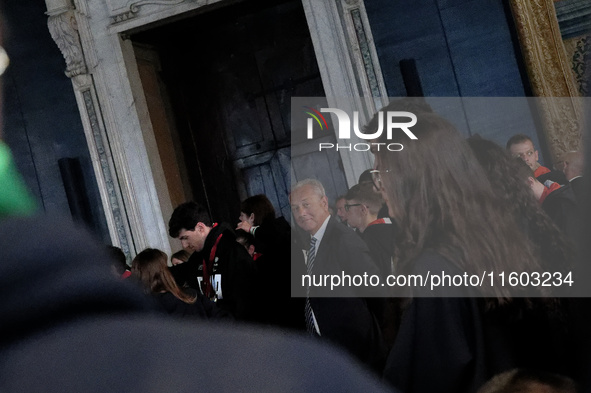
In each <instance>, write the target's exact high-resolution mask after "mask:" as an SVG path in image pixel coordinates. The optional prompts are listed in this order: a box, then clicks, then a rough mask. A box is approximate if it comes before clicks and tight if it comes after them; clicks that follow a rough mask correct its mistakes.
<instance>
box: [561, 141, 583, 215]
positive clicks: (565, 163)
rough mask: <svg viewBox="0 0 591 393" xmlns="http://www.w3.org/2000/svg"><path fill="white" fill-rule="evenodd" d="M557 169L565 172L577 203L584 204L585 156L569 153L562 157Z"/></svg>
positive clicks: (578, 153) (579, 153) (576, 152)
mask: <svg viewBox="0 0 591 393" xmlns="http://www.w3.org/2000/svg"><path fill="white" fill-rule="evenodd" d="M555 167H556V169H559V170H561V171H562V172H564V175H565V176H566V178H567V179H568V182H569V184H570V186H571V188H572V190H573V192H574V193H575V197H576V198H577V202H579V204H582V203H583V200H582V194H583V184H584V181H583V168H584V167H585V159H584V157H583V154H582V153H581V152H579V151H569V152H566V153H564V154H563V155H562V157H561V158H560V161H559V162H557V163H556V165H555Z"/></svg>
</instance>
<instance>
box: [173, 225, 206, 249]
mask: <svg viewBox="0 0 591 393" xmlns="http://www.w3.org/2000/svg"><path fill="white" fill-rule="evenodd" d="M199 224H201V223H198V224H197V225H196V226H195V228H194V229H192V230H186V229H181V231H180V232H179V240H180V241H181V244H182V246H183V248H185V249H188V250H190V251H201V250H203V245H204V244H205V238H207V233H206V232H205V231H204V228H203V226H202V225H203V224H201V225H199Z"/></svg>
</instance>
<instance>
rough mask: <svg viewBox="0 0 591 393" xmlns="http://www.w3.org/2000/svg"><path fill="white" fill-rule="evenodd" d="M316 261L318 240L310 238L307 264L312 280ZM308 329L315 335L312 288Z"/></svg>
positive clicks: (307, 302)
mask: <svg viewBox="0 0 591 393" xmlns="http://www.w3.org/2000/svg"><path fill="white" fill-rule="evenodd" d="M315 259H316V238H315V237H312V238H310V251H308V262H307V263H306V265H307V266H306V267H307V272H308V275H309V276H310V279H312V278H311V277H312V268H313V267H314V260H315ZM305 311H306V329H307V330H308V333H310V334H315V333H317V332H316V328H315V327H314V317H313V316H312V305H310V287H308V288H307V291H306V307H305Z"/></svg>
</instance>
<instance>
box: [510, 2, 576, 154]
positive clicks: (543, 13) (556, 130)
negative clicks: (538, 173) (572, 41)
mask: <svg viewBox="0 0 591 393" xmlns="http://www.w3.org/2000/svg"><path fill="white" fill-rule="evenodd" d="M510 4H511V9H512V12H513V17H514V19H515V25H516V28H517V32H518V35H519V42H520V45H521V49H522V52H523V57H524V60H525V65H526V68H527V73H528V75H529V79H530V82H531V86H532V90H533V93H534V95H536V96H539V97H570V99H561V100H556V99H551V98H549V99H545V100H539V102H540V108H539V110H540V115H541V117H542V120H543V125H544V132H545V136H546V140H547V142H548V146H549V148H550V151H551V154H552V157H553V158H556V157H557V156H558V155H560V154H561V153H563V152H565V151H568V150H577V149H579V148H580V145H581V132H582V121H583V113H582V106H581V105H582V102H581V100H580V99H577V98H576V97H578V96H579V92H578V89H577V85H576V82H575V80H574V76H573V73H572V71H571V62H570V60H569V59H568V58H567V56H566V51H565V48H564V44H563V42H562V37H561V34H560V28H559V26H558V21H557V19H556V12H555V9H554V3H553V1H552V0H511V3H510Z"/></svg>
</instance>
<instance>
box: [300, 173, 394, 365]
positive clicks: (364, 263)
mask: <svg viewBox="0 0 591 393" xmlns="http://www.w3.org/2000/svg"><path fill="white" fill-rule="evenodd" d="M289 198H290V204H291V210H292V213H293V216H294V219H295V220H296V223H297V225H298V226H299V227H300V228H302V229H303V230H304V231H306V232H307V233H308V234H309V241H308V242H309V244H310V248H309V249H308V252H307V260H306V268H307V276H308V277H310V279H309V280H308V282H307V283H306V281H305V279H304V277H303V276H300V278H301V282H300V284H299V285H300V286H302V287H305V288H306V291H307V298H306V303H305V305H304V311H305V315H306V328H307V331H308V333H309V334H310V336H311V337H319V338H320V339H322V340H328V341H330V342H333V343H335V344H337V345H339V346H341V347H343V348H345V349H347V350H348V351H349V352H350V353H351V354H352V355H354V356H355V357H357V358H358V359H360V360H361V361H362V362H363V363H365V364H367V365H368V366H369V367H371V368H372V369H374V370H381V367H382V366H383V361H384V356H385V353H384V352H385V345H384V341H383V337H382V335H381V331H380V328H379V322H378V320H377V318H376V313H375V308H374V307H373V305H372V304H371V302H369V301H368V299H366V298H365V297H361V293H360V291H359V290H358V289H359V288H357V287H353V286H351V285H349V286H346V285H343V286H337V287H336V288H335V289H334V291H332V290H331V289H330V287H328V288H326V287H323V286H312V285H311V284H310V282H311V277H312V276H315V277H323V276H326V275H331V274H333V275H334V274H341V273H344V274H347V275H363V274H364V273H365V274H367V275H370V276H371V275H377V276H379V269H378V267H377V266H376V263H375V262H374V261H373V259H371V256H370V254H369V250H368V248H367V245H366V244H365V243H364V242H363V240H361V238H360V237H359V236H358V235H357V234H356V233H355V232H354V231H352V230H351V229H350V228H347V227H345V226H344V225H341V224H340V223H339V222H337V220H336V219H335V218H333V217H331V216H330V214H329V212H328V198H327V197H326V193H325V191H324V187H323V186H322V184H321V183H320V182H319V181H317V180H315V179H305V180H301V181H299V182H298V183H297V184H295V185H294V186H293V188H292V191H291V194H290V197H289ZM329 296H333V297H329ZM336 296H338V297H336Z"/></svg>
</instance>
